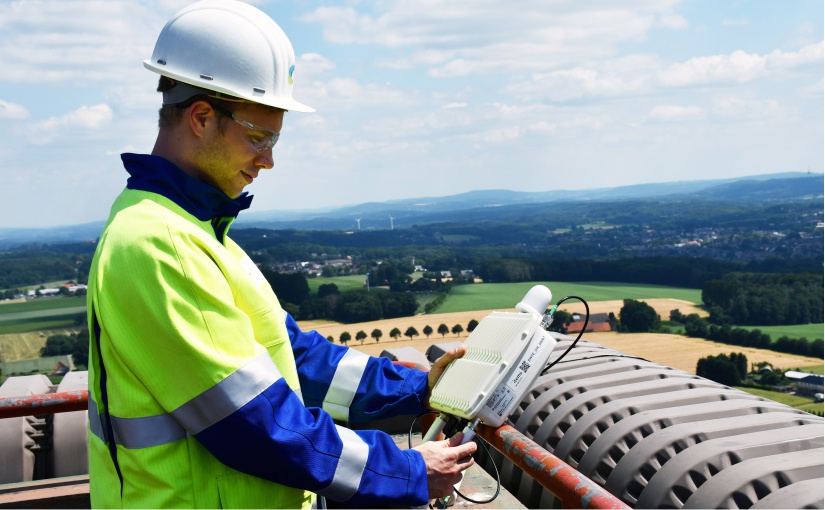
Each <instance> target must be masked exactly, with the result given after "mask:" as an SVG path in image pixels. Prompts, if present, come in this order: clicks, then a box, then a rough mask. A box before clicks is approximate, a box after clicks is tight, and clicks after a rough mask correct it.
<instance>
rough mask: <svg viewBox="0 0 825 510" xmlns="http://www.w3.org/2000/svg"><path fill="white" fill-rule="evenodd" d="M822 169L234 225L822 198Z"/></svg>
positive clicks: (490, 196) (245, 218)
mask: <svg viewBox="0 0 825 510" xmlns="http://www.w3.org/2000/svg"><path fill="white" fill-rule="evenodd" d="M824 184H825V181H824V180H823V175H822V174H807V173H800V172H791V173H782V174H769V175H760V176H752V177H743V178H737V179H717V180H705V181H682V182H670V183H658V184H639V185H634V186H621V187H616V188H600V189H591V190H575V191H566V190H558V191H544V192H520V191H510V190H478V191H470V192H467V193H461V194H458V195H451V196H446V197H425V198H414V199H406V200H391V201H387V202H370V203H365V204H359V205H353V206H347V207H340V208H336V209H327V210H315V211H265V212H255V213H247V214H243V215H241V216H240V217H239V218H238V220H237V221H236V222H235V224H234V226H233V228H253V227H254V228H266V229H288V228H294V229H298V230H357V229H358V227H359V225H358V221H357V220H358V219H360V228H361V230H370V229H375V230H379V229H380V230H384V229H389V228H390V216H392V218H393V220H392V225H393V227H394V228H405V227H410V226H412V225H414V224H418V225H424V224H428V223H438V222H444V221H450V222H456V221H461V222H472V221H474V220H475V221H482V220H489V219H497V218H502V217H513V216H516V215H517V211H519V210H523V211H527V210H535V209H536V208H535V207H529V206H535V205H537V204H550V205H556V206H557V205H560V204H561V203H564V202H567V203H570V202H595V201H600V202H617V201H623V200H656V201H665V202H673V201H703V200H704V201H706V200H732V201H737V202H752V203H754V202H771V201H776V202H784V201H789V200H804V199H813V198H817V197H819V198H821V197H822V190H823V185H824Z"/></svg>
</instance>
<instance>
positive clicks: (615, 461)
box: [478, 335, 825, 508]
mask: <svg viewBox="0 0 825 510" xmlns="http://www.w3.org/2000/svg"><path fill="white" fill-rule="evenodd" d="M555 336H556V338H557V340H558V341H559V343H558V344H557V345H556V349H555V351H554V354H553V357H552V358H551V361H553V360H554V359H556V358H557V357H558V356H559V355H560V354H561V353H562V352H564V351H565V350H566V349H567V347H569V345H570V342H572V339H571V338H569V337H567V336H564V335H555ZM511 422H512V424H513V425H514V427H515V428H516V429H518V430H519V431H521V432H522V433H523V434H525V435H526V436H527V437H529V438H531V439H532V440H533V441H535V442H536V443H538V444H539V445H541V446H543V447H544V448H545V449H547V450H548V451H550V452H552V453H553V454H554V455H556V456H557V457H559V458H560V459H562V460H563V461H565V462H567V463H568V464H570V465H571V466H572V467H574V468H576V469H577V470H578V471H579V472H580V473H581V474H583V475H585V476H587V477H588V478H590V479H591V480H593V481H595V482H597V483H598V484H600V485H602V486H603V487H605V488H606V489H608V490H609V491H610V492H611V493H612V494H614V495H616V496H617V497H619V498H621V499H622V500H623V501H624V502H625V503H627V504H628V505H630V506H632V507H636V508H751V507H753V508H822V502H823V497H822V493H823V478H824V477H823V466H824V465H825V462H823V450H822V448H823V435H824V434H823V433H825V427H824V426H823V419H822V418H819V417H817V416H814V415H812V414H809V413H805V412H802V411H799V410H796V409H793V408H791V407H788V406H785V405H783V404H779V403H777V402H773V401H771V400H766V399H763V398H760V397H756V396H753V395H751V394H748V393H745V392H742V391H739V390H736V389H733V388H730V387H727V386H723V385H720V384H718V383H715V382H713V381H709V380H707V379H703V378H700V377H697V376H696V375H693V374H689V373H687V372H684V371H681V370H677V369H674V368H671V367H667V366H663V365H661V364H658V363H653V362H650V361H646V360H643V359H639V358H637V357H634V356H629V355H627V354H624V353H622V352H619V351H616V350H614V349H609V348H607V347H604V346H601V345H598V344H595V343H592V342H587V341H584V340H582V341H580V342H579V344H578V345H577V346H576V348H574V349H573V350H572V351H571V352H570V353H569V354H568V355H567V356H566V357H565V358H564V359H563V360H562V361H561V362H560V363H559V364H557V365H556V366H555V367H553V369H552V370H551V371H550V372H548V373H547V374H546V375H544V376H542V377H540V378H539V379H538V380H536V382H535V384H534V385H533V387H532V388H531V390H530V392H528V394H527V395H526V397H525V398H524V400H523V401H522V402H521V404H520V406H519V407H518V408H517V409H516V411H515V413H514V414H513V415H512V416H511ZM485 457H486V456H481V455H480V456H478V461H479V464H481V465H483V466H484V465H486V467H487V468H488V470H489V469H491V466H489V463H490V462H489V461H488V460H487V459H486V458H485ZM494 462H495V463H496V464H497V465H498V467H499V471H500V473H501V479H502V485H503V486H504V487H505V488H507V489H508V490H509V491H510V492H512V493H513V494H514V495H515V496H516V497H518V498H519V500H520V501H522V503H524V504H525V505H526V506H528V507H530V508H559V502H558V501H557V500H556V498H555V496H553V495H552V494H551V493H549V492H548V491H547V490H546V489H544V488H543V487H541V486H540V485H538V484H537V483H536V482H535V481H533V480H532V479H531V478H529V477H527V476H523V474H522V472H521V470H520V469H519V468H518V467H515V466H514V465H513V464H512V463H511V462H510V461H508V460H506V459H504V458H503V457H502V456H501V455H498V454H497V455H494ZM778 494H785V496H784V497H780V496H778Z"/></svg>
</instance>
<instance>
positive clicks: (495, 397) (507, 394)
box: [484, 385, 516, 417]
mask: <svg viewBox="0 0 825 510" xmlns="http://www.w3.org/2000/svg"><path fill="white" fill-rule="evenodd" d="M515 398H516V396H515V394H514V393H513V391H512V390H511V389H510V388H509V387H507V386H503V385H502V386H499V387H498V388H497V389H496V391H495V392H494V393H493V394H492V395H490V398H488V399H487V402H486V403H485V404H484V406H485V407H487V408H488V409H490V410H491V411H493V412H494V413H495V414H496V415H498V416H499V417H502V416H504V413H505V412H507V409H508V408H509V407H510V404H512V403H513V399H515Z"/></svg>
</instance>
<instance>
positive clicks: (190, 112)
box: [186, 101, 218, 138]
mask: <svg viewBox="0 0 825 510" xmlns="http://www.w3.org/2000/svg"><path fill="white" fill-rule="evenodd" d="M217 113H218V112H216V111H215V109H214V108H212V105H211V104H209V102H207V101H195V102H194V103H192V104H191V105H190V106H189V108H188V109H187V112H186V119H187V120H188V121H189V129H191V130H192V134H194V135H195V136H196V137H198V138H203V137H204V136H205V135H206V133H207V131H208V130H210V129H212V128H214V127H215V126H216V125H217V122H218V119H217Z"/></svg>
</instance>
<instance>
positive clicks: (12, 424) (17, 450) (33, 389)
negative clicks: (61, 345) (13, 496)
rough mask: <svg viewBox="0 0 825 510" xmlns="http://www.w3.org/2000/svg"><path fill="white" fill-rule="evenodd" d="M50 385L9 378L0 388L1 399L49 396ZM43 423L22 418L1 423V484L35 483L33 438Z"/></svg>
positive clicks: (38, 378) (36, 378)
mask: <svg viewBox="0 0 825 510" xmlns="http://www.w3.org/2000/svg"><path fill="white" fill-rule="evenodd" d="M50 384H51V382H50V381H49V378H48V377H46V376H45V375H24V376H17V377H9V378H8V379H6V382H4V383H3V385H2V386H0V397H2V398H5V397H24V396H28V395H36V394H40V393H48V392H49V390H50V389H51V388H50ZM44 425H45V420H44V419H42V418H38V417H35V416H22V417H17V418H5V419H3V420H0V453H2V460H0V484H5V483H17V482H28V481H31V480H33V479H34V474H35V473H34V464H35V455H34V453H33V452H32V449H33V448H34V447H35V440H34V439H33V437H34V436H36V435H38V434H39V432H38V429H42V428H43V426H44Z"/></svg>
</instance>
